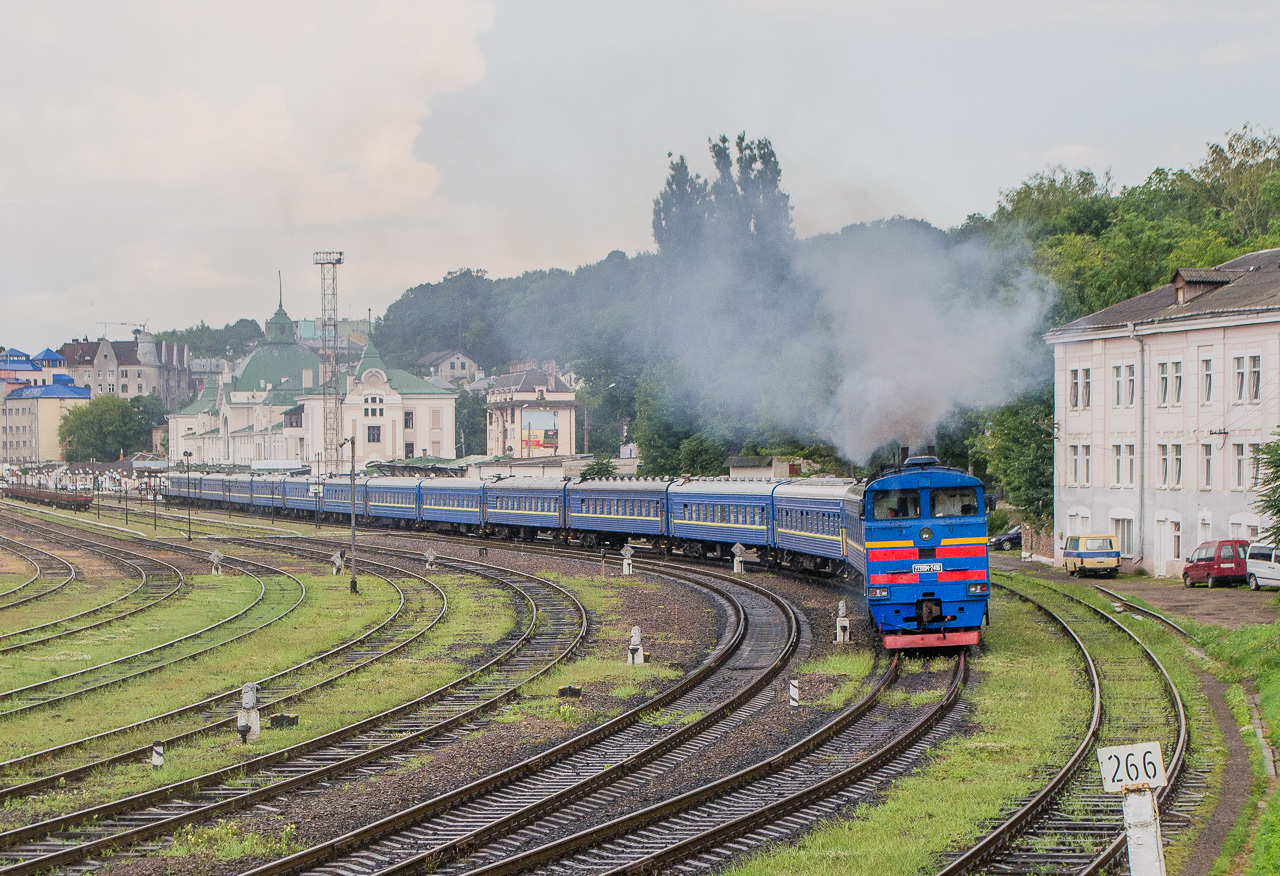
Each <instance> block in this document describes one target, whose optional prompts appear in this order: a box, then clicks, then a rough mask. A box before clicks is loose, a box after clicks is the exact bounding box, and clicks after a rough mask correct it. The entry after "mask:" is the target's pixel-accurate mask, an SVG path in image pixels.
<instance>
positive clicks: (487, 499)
mask: <svg viewBox="0 0 1280 876" xmlns="http://www.w3.org/2000/svg"><path fill="white" fill-rule="evenodd" d="M564 491H565V483H564V481H561V480H557V479H554V478H505V479H504V480H500V481H496V482H493V483H489V484H486V485H485V487H484V505H485V507H484V512H485V522H486V523H488V524H489V527H490V529H491V530H492V531H493V533H494V534H495V535H497V536H498V537H499V538H519V539H521V540H523V541H533V540H534V539H535V538H537V536H538V533H539V532H545V531H548V530H550V531H555V530H559V529H563V528H564V524H563V521H562V519H561V513H562V511H563V509H564Z"/></svg>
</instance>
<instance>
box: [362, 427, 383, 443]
mask: <svg viewBox="0 0 1280 876" xmlns="http://www.w3.org/2000/svg"><path fill="white" fill-rule="evenodd" d="M365 428H366V429H368V440H369V443H370V444H381V443H382V427H381V426H366V427H365Z"/></svg>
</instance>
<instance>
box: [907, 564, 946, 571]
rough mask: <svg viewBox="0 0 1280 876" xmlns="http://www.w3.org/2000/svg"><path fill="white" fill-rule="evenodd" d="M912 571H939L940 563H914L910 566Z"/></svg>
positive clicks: (940, 568)
mask: <svg viewBox="0 0 1280 876" xmlns="http://www.w3.org/2000/svg"><path fill="white" fill-rule="evenodd" d="M911 571H913V572H941V571H942V563H916V564H915V565H914V566H912V567H911Z"/></svg>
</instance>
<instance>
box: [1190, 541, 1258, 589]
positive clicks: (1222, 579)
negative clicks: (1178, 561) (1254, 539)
mask: <svg viewBox="0 0 1280 876" xmlns="http://www.w3.org/2000/svg"><path fill="white" fill-rule="evenodd" d="M1248 555H1249V542H1247V541H1245V540H1244V539H1242V538H1227V539H1220V540H1215V541H1206V542H1203V543H1202V544H1201V545H1199V546H1198V547H1197V548H1196V549H1195V551H1194V552H1193V553H1192V554H1191V556H1190V557H1188V558H1187V564H1186V565H1185V566H1183V568H1182V584H1183V586H1184V587H1194V586H1195V585H1197V584H1208V585H1209V586H1210V587H1217V586H1218V585H1219V584H1240V583H1243V582H1244V580H1245V575H1246V574H1247V565H1246V560H1247V558H1248Z"/></svg>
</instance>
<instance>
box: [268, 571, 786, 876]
mask: <svg viewBox="0 0 1280 876" xmlns="http://www.w3.org/2000/svg"><path fill="white" fill-rule="evenodd" d="M578 558H579V559H580V557H578ZM638 567H639V566H638ZM685 574H694V575H696V576H702V577H710V578H716V577H719V578H722V579H726V580H729V581H731V582H732V583H733V584H734V585H736V586H744V587H745V589H748V590H750V591H752V592H755V593H757V594H758V595H761V596H764V597H765V598H766V599H768V600H769V602H770V603H772V604H773V605H774V606H775V607H777V608H778V609H779V610H780V611H781V612H782V614H783V617H785V618H786V620H787V625H788V635H787V641H786V643H785V645H784V647H783V648H782V649H781V650H780V652H779V654H778V656H777V657H776V658H775V660H774V661H773V663H772V664H770V666H768V667H766V668H765V670H764V671H763V672H761V673H759V674H758V675H757V677H756V678H755V679H754V680H753V681H752V682H751V683H750V684H749V685H747V686H745V687H744V688H742V689H741V690H740V691H738V692H736V693H735V694H734V695H733V696H732V697H731V698H729V699H728V700H725V701H723V702H721V703H720V704H718V705H717V706H716V707H715V708H713V709H712V710H710V711H709V712H707V714H705V715H703V716H702V717H700V718H699V719H697V720H695V721H693V722H691V723H689V724H687V725H685V726H684V727H681V728H679V729H677V730H675V731H674V732H672V733H671V734H669V735H666V736H664V737H662V738H661V739H659V740H657V741H656V742H654V743H652V744H650V745H648V746H646V747H644V748H643V749H641V750H640V751H638V752H635V753H634V754H631V755H629V756H626V757H625V758H624V759H622V760H620V761H617V762H614V763H612V764H611V765H609V766H606V767H605V768H604V769H603V770H600V771H597V772H595V773H593V774H590V775H588V776H586V777H585V778H582V779H579V780H577V781H575V782H573V783H572V784H570V785H569V786H568V787H564V788H562V789H559V790H557V791H555V792H554V793H552V794H549V795H547V794H544V795H542V796H541V797H538V798H537V799H534V800H533V801H532V802H527V803H525V804H524V805H521V806H519V807H518V808H517V810H516V811H514V812H508V811H506V810H507V809H509V806H510V801H504V804H503V806H502V807H501V809H502V814H501V815H500V816H499V817H497V818H496V819H491V820H489V821H488V822H487V823H483V824H482V826H480V827H478V828H477V829H476V830H474V831H471V832H469V833H468V834H467V835H465V836H463V837H460V838H458V839H455V840H453V841H450V842H448V843H445V844H443V845H440V846H438V847H436V848H434V849H432V850H431V853H430V854H431V856H432V860H433V861H434V862H435V863H439V862H440V861H442V860H445V859H447V858H452V857H453V856H456V855H457V854H460V853H462V852H464V851H465V850H466V849H467V848H468V847H470V846H471V845H474V844H475V843H477V842H480V841H482V840H484V839H490V838H492V837H494V836H498V835H501V834H505V833H509V832H510V831H512V830H515V829H517V828H518V827H520V826H521V825H523V824H525V823H528V822H529V821H532V820H534V819H536V818H538V817H541V816H542V815H545V814H546V813H548V812H550V811H553V810H554V809H556V808H558V807H560V806H563V805H564V804H565V803H567V802H570V801H574V800H579V799H581V798H583V797H585V796H587V795H589V794H591V793H593V792H594V791H596V790H598V789H600V788H602V787H604V786H606V785H608V784H611V783H613V782H616V781H618V780H620V779H623V778H625V777H626V776H629V775H632V774H634V773H635V772H636V771H638V770H639V769H641V768H643V767H644V766H646V765H648V764H650V763H653V762H654V761H655V760H657V759H658V758H660V757H662V756H663V755H665V754H667V753H669V752H671V751H672V750H674V749H675V748H677V747H679V746H680V745H682V744H684V743H686V742H688V741H689V740H691V739H694V738H695V737H696V736H698V735H700V734H704V733H706V732H707V731H708V730H710V729H712V728H714V727H715V726H716V725H718V724H720V723H721V722H722V721H723V720H724V718H725V717H726V716H727V715H728V714H729V713H731V712H733V711H735V710H740V709H741V708H743V707H744V706H745V705H746V704H748V703H749V702H750V701H751V700H752V699H753V698H754V697H756V696H758V695H759V694H760V692H761V691H762V690H763V689H764V688H765V687H766V686H767V685H769V684H770V683H771V682H772V681H773V680H774V679H775V678H776V677H777V675H778V673H779V672H781V670H782V669H783V668H784V667H785V666H786V664H787V663H788V662H789V661H790V658H791V656H792V655H793V654H794V653H795V650H796V648H797V647H798V645H799V629H800V625H799V618H798V617H797V616H796V614H795V612H794V609H792V608H791V606H790V605H789V604H788V603H786V601H785V600H782V599H780V598H779V597H778V596H777V595H776V594H772V593H770V592H769V591H768V590H767V589H765V588H760V587H758V585H752V584H749V583H748V582H744V581H742V580H739V579H735V578H731V577H729V576H722V575H707V574H705V573H703V572H702V571H701V570H699V571H698V572H696V573H685ZM663 577H672V576H671V575H670V574H664V575H663ZM686 583H695V584H696V585H697V586H699V587H703V588H706V589H709V590H711V591H712V592H713V593H715V594H716V595H717V596H719V597H720V598H721V599H724V600H725V601H726V602H727V603H728V604H729V605H730V606H731V607H732V608H733V609H734V616H735V617H736V625H735V628H734V631H733V634H732V635H731V637H730V639H729V640H728V641H727V642H726V643H725V644H724V645H722V646H721V647H720V648H719V649H718V650H717V652H716V653H715V654H713V658H714V659H711V658H709V659H708V660H706V661H704V663H703V665H702V666H701V667H700V668H699V669H698V670H697V671H696V672H694V673H692V674H690V675H688V676H686V677H685V679H683V680H682V681H681V682H680V684H678V685H676V686H675V687H673V688H671V689H669V690H667V691H665V692H663V693H662V694H659V695H658V696H656V697H654V698H652V699H650V700H649V701H647V702H645V703H642V704H641V705H639V706H636V707H635V708H633V709H631V710H629V711H627V712H626V713H624V714H622V715H619V716H617V717H616V718H614V719H612V720H610V721H608V722H606V723H605V724H602V725H600V726H599V727H596V728H593V729H591V730H588V731H586V732H584V733H582V734H580V735H578V736H576V737H574V738H573V739H570V740H567V741H566V742H563V743H561V744H560V745H557V746H555V747H553V748H551V749H548V750H547V751H544V752H541V753H539V754H537V755H534V756H533V757H530V758H528V759H526V760H525V761H522V762H521V763H518V764H515V765H513V766H511V767H508V768H506V769H504V770H501V771H499V772H497V773H494V774H491V775H489V776H486V777H484V778H482V779H479V780H477V781H475V782H472V783H470V784H468V785H466V786H464V787H462V788H458V789H455V790H453V791H450V792H446V793H444V794H441V795H439V796H437V797H435V798H432V799H431V800H428V801H425V802H424V803H421V804H418V805H415V806H412V807H409V808H407V809H404V810H401V811H400V812H397V813H394V814H393V815H390V816H387V817H386V818H383V819H381V820H379V821H377V822H374V823H372V824H369V825H366V826H364V827H362V828H358V829H357V830H354V831H351V832H349V833H347V834H345V835H343V836H341V837H338V838H336V839H333V840H330V841H327V842H325V843H320V844H318V845H316V846H313V847H312V848H310V849H306V850H303V851H301V852H298V853H295V854H294V855H291V856H288V857H286V858H282V859H280V860H278V861H273V862H271V863H269V864H265V865H263V866H261V867H258V868H256V869H254V870H252V871H250V873H252V876H282V874H286V873H296V872H299V871H302V870H305V869H306V868H308V867H314V866H317V865H322V864H325V863H327V862H329V861H331V860H333V859H334V858H335V857H337V856H338V855H347V854H350V853H352V852H353V851H355V850H358V849H361V848H364V847H367V846H369V845H370V844H371V843H373V842H376V841H379V840H382V839H385V838H387V837H388V836H391V835H393V834H395V833H397V832H399V831H402V830H405V829H407V828H411V827H413V826H414V825H417V824H420V823H422V822H423V821H425V820H426V819H429V818H432V817H434V816H439V815H441V814H443V813H448V812H450V811H451V810H454V809H456V808H457V807H459V806H461V805H463V804H477V803H479V802H481V801H482V795H484V794H488V793H490V792H493V791H496V790H499V789H503V788H505V787H507V786H509V785H511V784H512V783H513V782H516V781H517V780H520V779H525V778H528V777H530V776H532V775H534V774H535V773H537V772H539V771H541V770H545V769H546V768H548V767H550V766H552V765H555V764H559V763H562V762H564V761H565V760H566V759H567V758H569V757H571V756H572V755H574V754H576V753H578V752H582V751H584V750H586V749H588V748H589V747H590V746H593V745H596V744H598V743H601V742H606V741H608V740H609V739H610V738H611V737H615V736H617V734H619V733H620V732H621V731H623V730H625V729H627V728H629V727H631V726H633V725H635V724H636V723H637V722H639V721H640V720H641V719H642V718H643V717H645V715H647V714H650V713H652V712H655V711H657V710H660V709H663V708H666V707H668V706H671V705H672V704H674V703H676V702H677V701H678V700H679V699H680V698H682V697H684V696H686V695H688V694H689V693H690V692H692V691H695V690H696V689H697V688H698V687H700V686H701V685H702V684H703V683H704V682H705V681H706V680H708V679H710V678H711V677H713V676H714V675H715V674H717V673H718V672H720V671H721V670H722V669H723V668H724V667H725V666H726V665H727V663H728V661H729V659H730V658H731V657H732V656H733V654H734V653H735V652H736V651H737V650H738V648H739V647H740V646H741V644H742V643H743V641H744V640H745V636H746V634H747V630H748V625H749V615H748V613H747V612H746V610H745V609H744V608H743V607H742V605H741V603H740V601H739V600H738V599H737V598H736V597H735V596H733V595H732V594H731V593H729V592H727V591H725V590H724V589H723V588H722V587H720V586H718V585H716V584H712V583H710V582H708V581H705V580H703V581H693V582H688V581H686ZM606 759H608V760H612V758H606ZM481 821H482V822H483V817H481Z"/></svg>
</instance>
